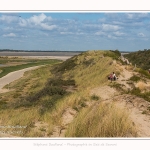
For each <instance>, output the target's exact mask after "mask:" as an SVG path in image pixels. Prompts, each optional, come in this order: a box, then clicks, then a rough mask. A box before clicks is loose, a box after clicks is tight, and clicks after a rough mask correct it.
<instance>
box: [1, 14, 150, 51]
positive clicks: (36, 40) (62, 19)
mask: <svg viewBox="0 0 150 150" xmlns="http://www.w3.org/2000/svg"><path fill="white" fill-rule="evenodd" d="M0 49H14V50H60V51H86V50H116V49H118V50H120V51H138V50H144V49H150V13H149V12H44V11H42V12H0Z"/></svg>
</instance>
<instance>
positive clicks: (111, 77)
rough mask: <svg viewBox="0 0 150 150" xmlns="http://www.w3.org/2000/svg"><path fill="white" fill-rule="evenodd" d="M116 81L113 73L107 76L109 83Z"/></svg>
mask: <svg viewBox="0 0 150 150" xmlns="http://www.w3.org/2000/svg"><path fill="white" fill-rule="evenodd" d="M116 79H118V78H117V77H116V74H115V72H113V73H111V74H110V75H109V76H108V80H111V82H112V81H113V80H114V81H116Z"/></svg>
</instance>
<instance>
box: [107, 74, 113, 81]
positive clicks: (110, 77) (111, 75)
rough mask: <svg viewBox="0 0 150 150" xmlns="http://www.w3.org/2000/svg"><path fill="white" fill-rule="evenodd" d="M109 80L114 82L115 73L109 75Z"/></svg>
mask: <svg viewBox="0 0 150 150" xmlns="http://www.w3.org/2000/svg"><path fill="white" fill-rule="evenodd" d="M108 80H111V82H112V80H113V74H112V73H111V74H110V75H109V76H108Z"/></svg>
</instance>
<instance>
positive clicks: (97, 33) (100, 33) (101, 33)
mask: <svg viewBox="0 0 150 150" xmlns="http://www.w3.org/2000/svg"><path fill="white" fill-rule="evenodd" d="M95 35H106V33H105V32H102V31H98V32H96V33H95Z"/></svg>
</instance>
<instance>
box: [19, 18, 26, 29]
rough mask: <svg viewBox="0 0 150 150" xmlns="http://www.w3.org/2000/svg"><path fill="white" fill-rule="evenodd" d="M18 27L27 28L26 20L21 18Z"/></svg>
mask: <svg viewBox="0 0 150 150" xmlns="http://www.w3.org/2000/svg"><path fill="white" fill-rule="evenodd" d="M19 25H20V26H22V27H25V26H27V20H25V19H22V18H21V19H20V21H19Z"/></svg>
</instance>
